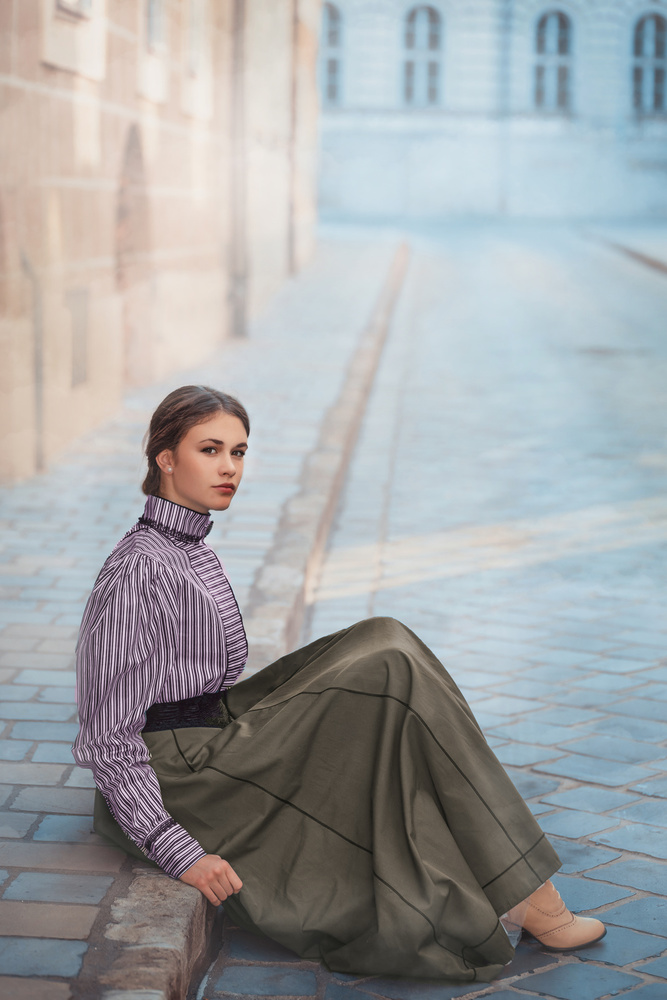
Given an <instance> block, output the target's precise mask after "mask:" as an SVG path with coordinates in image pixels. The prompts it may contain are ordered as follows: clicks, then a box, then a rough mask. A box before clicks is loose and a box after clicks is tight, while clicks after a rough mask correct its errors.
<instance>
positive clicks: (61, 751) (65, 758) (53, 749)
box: [7, 740, 74, 764]
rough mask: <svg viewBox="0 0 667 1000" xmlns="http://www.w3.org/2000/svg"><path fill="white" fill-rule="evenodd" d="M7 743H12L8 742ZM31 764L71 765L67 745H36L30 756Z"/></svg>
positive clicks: (72, 761)
mask: <svg viewBox="0 0 667 1000" xmlns="http://www.w3.org/2000/svg"><path fill="white" fill-rule="evenodd" d="M7 742H13V741H10V740H8V741H7ZM32 759H33V763H35V764H38V763H50V764H73V763H74V758H73V757H72V748H71V747H70V745H69V743H38V744H37V746H36V747H35V752H34V754H33V755H32Z"/></svg>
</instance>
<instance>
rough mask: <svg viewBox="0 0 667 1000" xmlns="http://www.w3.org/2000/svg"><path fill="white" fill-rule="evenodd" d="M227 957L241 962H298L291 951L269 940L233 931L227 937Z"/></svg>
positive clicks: (240, 931)
mask: <svg viewBox="0 0 667 1000" xmlns="http://www.w3.org/2000/svg"><path fill="white" fill-rule="evenodd" d="M228 945H229V957H230V958H231V959H235V960H237V961H241V962H300V961H301V959H300V957H299V956H298V955H297V954H295V953H294V952H293V951H289V950H288V949H287V948H283V946H282V945H280V944H278V943H277V942H276V941H272V940H271V939H270V938H261V937H258V936H257V935H256V934H251V933H249V932H248V931H242V930H235V931H234V932H233V933H232V934H230V936H229V941H228Z"/></svg>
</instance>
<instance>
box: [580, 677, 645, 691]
mask: <svg viewBox="0 0 667 1000" xmlns="http://www.w3.org/2000/svg"><path fill="white" fill-rule="evenodd" d="M640 683H641V680H640V678H639V675H637V674H635V675H633V676H631V677H624V676H623V675H622V674H591V676H590V677H582V678H581V680H577V682H576V685H577V687H581V688H590V689H591V690H593V691H598V692H600V693H602V694H605V693H607V692H612V693H613V692H614V691H623V690H625V689H626V688H632V687H636V686H637V684H640Z"/></svg>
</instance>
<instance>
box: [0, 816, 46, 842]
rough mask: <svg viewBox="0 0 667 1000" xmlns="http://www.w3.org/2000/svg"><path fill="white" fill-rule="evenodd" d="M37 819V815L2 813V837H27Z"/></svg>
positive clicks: (0, 823)
mask: <svg viewBox="0 0 667 1000" xmlns="http://www.w3.org/2000/svg"><path fill="white" fill-rule="evenodd" d="M36 819H37V814H36V813H20V812H0V837H8V838H10V839H17V838H21V837H25V835H26V833H27V832H28V830H29V829H30V827H31V826H32V824H33V823H34V822H35V820H36Z"/></svg>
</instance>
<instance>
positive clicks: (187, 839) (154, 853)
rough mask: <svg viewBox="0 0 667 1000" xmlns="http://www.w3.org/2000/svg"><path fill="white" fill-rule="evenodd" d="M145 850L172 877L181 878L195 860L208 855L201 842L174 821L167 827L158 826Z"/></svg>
mask: <svg viewBox="0 0 667 1000" xmlns="http://www.w3.org/2000/svg"><path fill="white" fill-rule="evenodd" d="M144 850H145V852H146V854H147V855H148V857H149V858H150V859H151V861H154V862H155V863H156V864H157V865H159V866H160V868H162V870H163V871H165V872H166V873H167V875H171V877H172V878H180V876H181V875H182V874H183V872H185V871H187V870H188V868H189V867H190V866H191V865H193V864H194V863H195V861H199V859H200V858H205V857H206V851H205V850H204V849H203V847H202V846H201V844H199V843H197V841H196V840H195V839H194V837H191V836H190V834H189V833H188V831H187V830H184V829H183V827H182V826H179V824H178V823H174V822H172V823H169V825H168V826H167V827H166V828H164V827H158V830H157V831H156V833H155V834H152V835H151V836H150V837H149V838H148V841H147V842H146V844H145V846H144Z"/></svg>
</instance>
